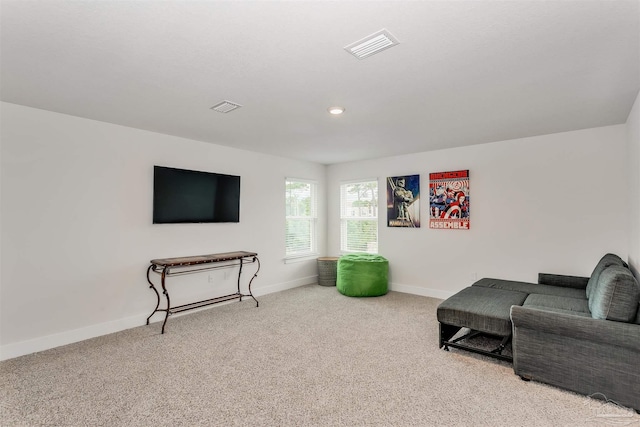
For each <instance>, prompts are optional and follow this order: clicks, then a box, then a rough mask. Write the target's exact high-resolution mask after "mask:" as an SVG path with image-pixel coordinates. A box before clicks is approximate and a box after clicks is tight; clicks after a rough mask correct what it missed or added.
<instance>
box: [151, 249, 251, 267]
mask: <svg viewBox="0 0 640 427" xmlns="http://www.w3.org/2000/svg"><path fill="white" fill-rule="evenodd" d="M256 256H258V254H257V253H255V252H246V251H236V252H224V253H219V254H209V255H197V256H186V257H177V258H163V259H152V260H151V264H153V265H158V266H162V267H175V266H179V265H196V264H209V263H212V262H223V261H233V260H234V259H242V258H252V257H256Z"/></svg>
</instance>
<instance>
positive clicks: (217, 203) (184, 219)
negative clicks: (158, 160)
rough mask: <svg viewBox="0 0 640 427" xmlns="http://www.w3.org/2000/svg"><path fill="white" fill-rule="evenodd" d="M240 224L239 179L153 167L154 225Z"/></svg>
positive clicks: (232, 176)
mask: <svg viewBox="0 0 640 427" xmlns="http://www.w3.org/2000/svg"><path fill="white" fill-rule="evenodd" d="M192 222H200V223H203V222H240V177H239V176H235V175H223V174H219V173H211V172H200V171H193V170H186V169H175V168H169V167H164V166H154V167H153V223H154V224H177V223H192Z"/></svg>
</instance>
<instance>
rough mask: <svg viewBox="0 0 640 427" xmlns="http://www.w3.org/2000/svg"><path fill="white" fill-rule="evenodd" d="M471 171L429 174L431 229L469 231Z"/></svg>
mask: <svg viewBox="0 0 640 427" xmlns="http://www.w3.org/2000/svg"><path fill="white" fill-rule="evenodd" d="M469 204H470V199H469V170H468V169H467V170H460V171H453V172H436V173H430V174H429V228H441V229H454V230H468V229H469V218H470V210H469Z"/></svg>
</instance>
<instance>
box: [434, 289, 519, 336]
mask: <svg viewBox="0 0 640 427" xmlns="http://www.w3.org/2000/svg"><path fill="white" fill-rule="evenodd" d="M526 298H527V294H525V293H524V292H517V291H509V290H502V289H489V288H483V287H480V286H476V287H473V286H470V287H468V288H464V289H463V290H461V291H460V292H458V293H457V294H455V295H452V296H450V297H449V298H447V299H446V300H444V301H443V302H442V303H440V305H439V306H438V310H437V317H438V322H440V323H444V324H447V325H453V326H459V327H466V328H470V329H472V330H476V331H481V332H486V333H488V334H494V335H499V336H504V337H506V336H509V335H511V319H510V317H509V312H510V309H511V306H512V305H522V303H523V302H524V301H525V299H526Z"/></svg>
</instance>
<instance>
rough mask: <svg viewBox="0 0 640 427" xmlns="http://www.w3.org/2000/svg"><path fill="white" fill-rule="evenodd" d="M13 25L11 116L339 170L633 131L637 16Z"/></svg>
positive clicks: (495, 11) (214, 12)
mask: <svg viewBox="0 0 640 427" xmlns="http://www.w3.org/2000/svg"><path fill="white" fill-rule="evenodd" d="M0 7H1V9H0V14H1V45H0V48H1V50H0V54H1V96H2V100H3V101H6V102H11V103H16V104H22V105H27V106H31V107H35V108H41V109H45V110H51V111H56V112H60V113H65V114H71V115H75V116H80V117H86V118H89V119H94V120H100V121H105V122H109V123H116V124H120V125H125V126H131V127H135V128H140V129H146V130H150V131H154V132H160V133H165V134H169V135H176V136H181V137H185V138H190V139H195V140H199V141H205V142H210V143H214V144H220V145H228V146H233V147H237V148H241V149H247V150H253V151H258V152H264V153H272V154H275V155H279V156H285V157H291V158H297V159H304V160H310V161H315V162H319V163H324V164H332V163H339V162H345V161H352V160H362V159H367V158H376V157H383V156H390V155H394V154H408V153H415V152H422V151H429V150H436V149H442V148H449V147H458V146H464V145H472V144H479V143H485V142H492V141H500V140H506V139H514V138H520V137H527V136H534V135H542V134H549V133H556V132H562V131H569V130H576V129H583V128H590V127H596V126H604V125H611V124H619V123H624V122H625V121H626V119H627V116H628V114H629V111H630V109H631V107H632V103H633V101H634V99H635V97H636V95H637V93H638V90H639V89H640V25H639V20H640V2H639V1H637V0H633V1H623V0H617V1H606V0H605V1H561V0H556V1H516V0H513V1H486V0H484V1H411V2H405V1H339V2H337V1H336V2H334V1H331V2H330V1H300V2H293V1H287V2H285V1H259V2H249V1H177V0H175V1H142V0H139V1H95V0H94V1H89V0H86V1H63V0H60V1H52V0H49V1H45V0H41V1H24V0H17V1H13V0H2V1H1V2H0ZM383 28H386V29H387V30H389V31H390V32H391V33H392V34H393V35H394V36H395V37H396V38H397V39H398V40H399V42H400V44H399V45H398V46H395V47H392V48H390V49H387V50H385V51H383V52H381V53H379V54H377V55H374V56H372V57H369V58H368V59H364V60H358V59H356V58H354V57H353V56H351V55H349V54H348V53H347V52H346V51H345V50H343V47H344V46H346V45H348V44H351V43H353V42H355V41H357V40H359V39H361V38H363V37H365V36H367V35H369V34H372V33H374V32H376V31H378V30H381V29H383ZM223 100H229V101H232V102H236V103H239V104H242V105H243V107H242V108H240V109H238V110H236V111H234V112H231V113H228V114H221V113H218V112H215V111H212V110H210V107H212V106H213V105H215V104H217V103H219V102H220V101H223ZM333 105H341V106H343V107H345V108H346V112H345V113H344V114H343V115H342V116H339V117H334V116H330V115H329V114H328V113H327V111H326V110H327V108H328V107H330V106H333Z"/></svg>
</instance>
